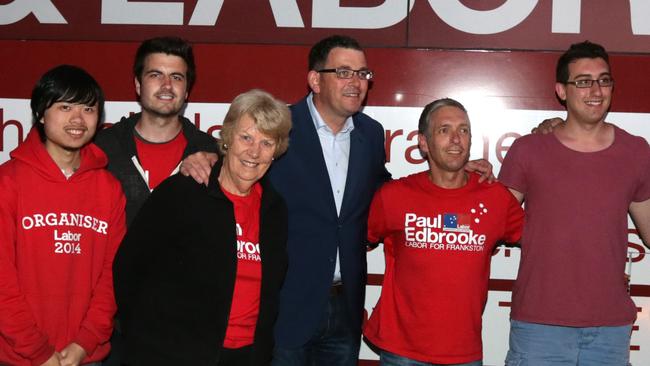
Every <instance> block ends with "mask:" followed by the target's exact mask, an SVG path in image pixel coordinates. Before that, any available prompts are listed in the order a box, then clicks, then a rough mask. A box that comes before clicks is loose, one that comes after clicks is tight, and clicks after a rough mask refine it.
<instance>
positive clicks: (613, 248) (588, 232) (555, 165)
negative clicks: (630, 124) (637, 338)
mask: <svg viewBox="0 0 650 366" xmlns="http://www.w3.org/2000/svg"><path fill="white" fill-rule="evenodd" d="M613 87H614V78H613V76H612V72H611V70H610V65H609V57H608V55H607V52H606V51H605V49H604V48H603V47H602V46H600V45H597V44H594V43H590V42H582V43H577V44H574V45H572V46H571V47H570V48H569V50H568V51H567V52H565V53H564V54H563V55H562V56H561V57H560V59H559V60H558V64H557V69H556V84H555V91H556V94H557V96H558V98H559V99H560V100H561V101H562V102H563V104H564V105H565V106H566V109H567V119H566V123H563V124H560V125H559V126H557V127H555V129H553V131H552V133H548V134H534V135H528V136H524V137H522V138H520V139H517V141H515V143H514V144H513V145H512V147H511V148H510V150H509V151H508V155H507V156H506V158H505V160H504V162H503V166H502V168H501V172H500V174H499V179H500V180H501V182H503V183H504V184H505V185H506V186H508V188H510V191H511V192H512V193H513V194H514V195H515V197H517V199H518V200H519V201H520V202H521V201H525V202H526V213H527V214H526V218H527V220H526V229H525V233H526V234H525V235H524V236H523V238H522V242H521V248H522V256H521V263H520V266H519V273H518V275H517V280H516V282H515V286H514V288H513V294H512V313H511V326H510V350H509V351H508V356H507V359H506V364H507V365H522V364H526V365H584V364H588V365H603V366H605V365H608V366H611V365H627V364H628V362H629V347H630V334H631V331H632V324H633V323H634V320H635V318H636V308H635V305H634V303H633V302H632V299H631V298H630V295H629V294H628V293H627V286H626V283H625V280H624V269H625V262H626V259H627V245H628V239H627V236H628V226H627V213H628V212H629V213H630V215H631V216H632V218H633V219H634V222H635V223H636V226H637V229H638V232H639V235H640V236H641V238H642V239H643V241H644V242H646V243H647V239H650V236H649V235H650V234H649V232H650V147H648V143H647V142H646V141H645V140H644V139H643V138H641V137H638V136H632V135H630V134H628V133H627V132H625V131H623V130H622V129H620V128H618V127H616V126H615V125H613V124H611V123H608V122H605V117H606V116H607V112H608V111H609V107H610V103H611V98H612V90H613Z"/></svg>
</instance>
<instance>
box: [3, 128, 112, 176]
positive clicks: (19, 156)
mask: <svg viewBox="0 0 650 366" xmlns="http://www.w3.org/2000/svg"><path fill="white" fill-rule="evenodd" d="M80 153H81V164H80V165H79V169H77V171H76V172H75V173H74V174H73V175H72V176H71V177H70V179H66V177H65V175H63V172H62V171H61V169H60V168H59V167H58V165H56V163H55V162H54V159H52V157H51V156H50V154H49V153H48V152H47V150H46V149H45V144H43V142H41V139H40V136H39V134H38V131H36V129H35V128H32V129H31V130H30V131H29V134H28V135H27V139H25V141H24V142H23V143H22V144H20V145H19V146H18V147H17V148H16V149H14V151H12V152H11V153H10V154H9V155H10V156H11V158H13V159H16V160H18V161H21V162H23V163H25V164H27V165H29V166H31V167H33V168H34V170H36V171H37V172H38V174H39V175H41V176H42V177H43V178H45V179H47V180H50V181H56V182H65V181H71V180H78V179H84V176H85V175H86V174H84V173H86V172H88V171H92V170H96V169H103V168H104V167H106V164H108V158H107V157H106V154H104V152H103V151H102V150H101V149H100V148H98V147H97V146H96V145H95V144H94V143H92V142H91V143H88V144H86V145H84V146H83V147H82V148H81V150H80Z"/></svg>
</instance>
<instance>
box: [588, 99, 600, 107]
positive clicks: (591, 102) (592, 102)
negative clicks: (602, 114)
mask: <svg viewBox="0 0 650 366" xmlns="http://www.w3.org/2000/svg"><path fill="white" fill-rule="evenodd" d="M585 104H586V105H588V106H600V105H602V104H603V101H602V100H586V101H585Z"/></svg>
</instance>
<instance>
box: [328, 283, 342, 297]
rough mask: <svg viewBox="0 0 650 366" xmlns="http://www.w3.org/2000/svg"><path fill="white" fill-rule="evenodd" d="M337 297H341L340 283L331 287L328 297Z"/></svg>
mask: <svg viewBox="0 0 650 366" xmlns="http://www.w3.org/2000/svg"><path fill="white" fill-rule="evenodd" d="M338 295H343V284H342V283H337V284H333V285H332V287H330V296H338Z"/></svg>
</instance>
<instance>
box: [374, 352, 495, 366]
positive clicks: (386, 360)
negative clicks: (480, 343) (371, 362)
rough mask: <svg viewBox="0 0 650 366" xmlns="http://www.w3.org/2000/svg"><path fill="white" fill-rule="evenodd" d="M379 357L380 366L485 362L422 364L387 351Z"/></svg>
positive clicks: (425, 365) (469, 365) (432, 365)
mask: <svg viewBox="0 0 650 366" xmlns="http://www.w3.org/2000/svg"><path fill="white" fill-rule="evenodd" d="M379 357H380V358H379V366H483V361H474V362H468V363H454V364H438V363H428V362H420V361H416V360H412V359H410V358H406V357H402V356H399V355H396V354H394V353H390V352H386V351H381V353H380V355H379Z"/></svg>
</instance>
